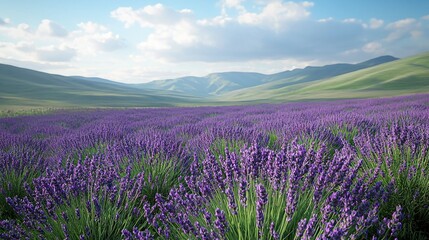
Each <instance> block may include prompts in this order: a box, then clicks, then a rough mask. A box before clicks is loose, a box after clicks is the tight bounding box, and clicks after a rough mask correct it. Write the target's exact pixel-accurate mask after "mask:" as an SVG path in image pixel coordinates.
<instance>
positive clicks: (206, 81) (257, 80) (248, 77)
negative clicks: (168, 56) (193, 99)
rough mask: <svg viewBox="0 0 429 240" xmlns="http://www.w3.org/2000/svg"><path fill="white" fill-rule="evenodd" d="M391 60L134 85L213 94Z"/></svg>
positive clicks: (275, 85)
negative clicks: (267, 73)
mask: <svg viewBox="0 0 429 240" xmlns="http://www.w3.org/2000/svg"><path fill="white" fill-rule="evenodd" d="M394 60H397V58H395V57H392V56H382V57H378V58H374V59H371V60H368V61H365V62H362V63H358V64H346V63H342V64H332V65H326V66H322V67H306V68H304V69H295V70H291V71H284V72H280V73H275V74H269V75H266V74H261V73H252V72H224V73H212V74H209V75H207V76H205V77H183V78H177V79H167V80H158V81H152V82H149V83H145V84H140V85H138V86H139V87H141V88H143V89H155V90H173V91H176V92H181V93H183V94H186V95H190V96H198V97H213V96H220V95H223V94H227V93H228V92H232V91H235V90H240V89H247V88H250V87H256V86H260V85H264V84H266V83H268V84H266V85H264V86H269V87H270V88H279V87H284V86H287V85H293V84H297V83H303V82H311V81H315V80H320V79H324V78H329V77H333V76H337V75H341V74H344V73H348V72H353V71H356V70H359V69H363V68H367V67H372V66H376V65H379V64H383V63H387V62H391V61H394ZM279 80H281V81H279Z"/></svg>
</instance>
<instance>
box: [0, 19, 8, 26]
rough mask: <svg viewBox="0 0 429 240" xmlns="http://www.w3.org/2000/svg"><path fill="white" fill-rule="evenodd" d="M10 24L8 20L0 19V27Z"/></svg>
mask: <svg viewBox="0 0 429 240" xmlns="http://www.w3.org/2000/svg"><path fill="white" fill-rule="evenodd" d="M9 23H10V19H9V18H0V26H1V25H7V24H9Z"/></svg>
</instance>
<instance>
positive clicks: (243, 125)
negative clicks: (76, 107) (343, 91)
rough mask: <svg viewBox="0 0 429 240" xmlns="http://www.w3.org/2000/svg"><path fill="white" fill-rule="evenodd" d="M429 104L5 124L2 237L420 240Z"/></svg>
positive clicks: (209, 110) (89, 116)
mask: <svg viewBox="0 0 429 240" xmlns="http://www.w3.org/2000/svg"><path fill="white" fill-rule="evenodd" d="M428 148H429V95H415V96H408V97H396V98H388V99H372V100H349V101H344V100H343V101H331V102H318V103H289V104H278V105H256V106H235V107H195V108H153V109H128V110H82V111H65V112H55V113H51V114H48V115H41V116H21V117H13V118H2V119H0V239H396V238H398V239H427V238H429V230H428V229H429V205H428V204H429V175H428V170H427V168H428V164H429V153H428Z"/></svg>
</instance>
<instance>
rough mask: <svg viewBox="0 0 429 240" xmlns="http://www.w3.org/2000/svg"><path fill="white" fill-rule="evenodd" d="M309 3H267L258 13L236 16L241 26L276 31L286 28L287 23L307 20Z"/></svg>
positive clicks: (311, 4)
mask: <svg viewBox="0 0 429 240" xmlns="http://www.w3.org/2000/svg"><path fill="white" fill-rule="evenodd" d="M312 6H313V3H310V2H302V3H295V2H286V3H283V2H281V1H274V2H270V3H268V4H267V5H266V6H265V7H264V8H263V10H262V11H261V12H260V13H252V12H244V13H241V14H240V15H239V16H238V22H239V23H241V24H251V25H263V26H264V27H273V28H274V29H276V30H279V29H282V28H283V27H286V26H287V24H286V23H287V22H288V21H297V20H302V19H305V18H307V17H308V16H309V15H310V12H309V11H308V10H307V8H309V7H312Z"/></svg>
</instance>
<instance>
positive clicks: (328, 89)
mask: <svg viewBox="0 0 429 240" xmlns="http://www.w3.org/2000/svg"><path fill="white" fill-rule="evenodd" d="M427 92H429V54H428V53H426V54H421V55H417V56H413V57H409V58H404V59H400V60H397V61H391V62H388V63H384V64H380V65H376V66H372V67H368V68H363V69H360V70H357V71H353V72H349V73H345V74H341V75H337V76H333V77H329V78H323V79H318V80H315V81H310V82H308V81H297V82H293V83H292V84H291V81H290V79H288V78H285V79H280V80H277V81H274V82H270V83H267V84H263V85H259V86H255V87H252V88H246V89H241V90H237V91H233V92H230V93H228V94H226V95H224V96H222V100H225V101H245V102H248V101H251V102H252V101H255V102H282V101H298V100H319V99H344V98H369V97H386V96H397V95H405V94H413V93H427ZM219 100H221V99H219Z"/></svg>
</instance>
